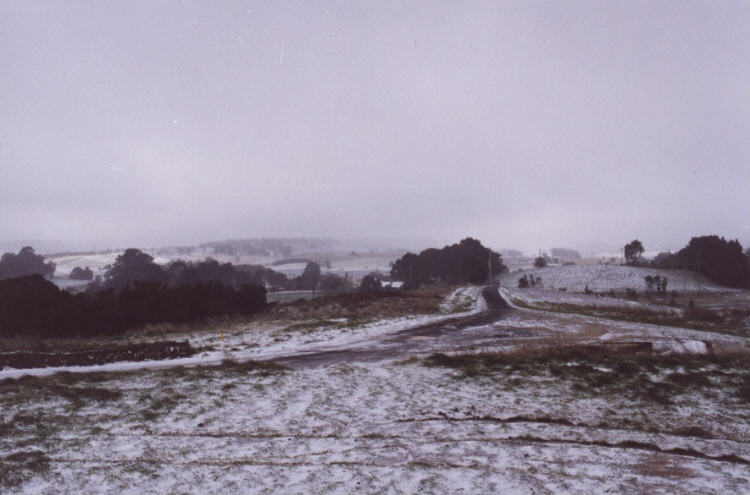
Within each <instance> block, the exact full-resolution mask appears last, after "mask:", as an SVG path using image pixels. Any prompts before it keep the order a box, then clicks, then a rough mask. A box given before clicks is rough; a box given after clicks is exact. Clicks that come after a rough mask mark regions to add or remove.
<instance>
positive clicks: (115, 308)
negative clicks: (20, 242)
mask: <svg viewBox="0 0 750 495" xmlns="http://www.w3.org/2000/svg"><path fill="white" fill-rule="evenodd" d="M265 306H266V290H265V288H263V287H259V286H253V285H244V286H242V287H240V288H238V289H235V288H232V287H228V286H226V285H223V284H220V283H215V282H214V283H207V284H197V285H185V286H179V287H169V286H167V285H165V284H161V283H157V282H136V283H134V284H133V285H132V286H128V287H125V288H124V289H121V290H119V291H115V290H114V289H105V290H101V291H97V292H87V293H84V294H70V293H68V292H65V291H62V290H60V289H58V288H57V287H56V286H55V285H54V284H52V283H51V282H49V281H47V280H45V279H44V278H42V277H41V276H39V275H31V276H27V277H20V278H15V279H8V280H3V281H0V336H16V335H36V336H47V337H53V336H54V337H71V336H88V335H96V334H116V333H121V332H123V331H125V330H128V329H131V328H135V327H139V326H143V325H145V324H147V323H181V322H186V321H191V320H197V319H201V318H206V317H211V316H222V315H229V314H245V315H247V314H252V313H255V312H257V311H260V310H261V309H263V308H264V307H265Z"/></svg>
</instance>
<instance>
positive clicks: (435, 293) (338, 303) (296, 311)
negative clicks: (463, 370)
mask: <svg viewBox="0 0 750 495" xmlns="http://www.w3.org/2000/svg"><path fill="white" fill-rule="evenodd" d="M449 293H450V289H449V288H447V287H440V288H425V289H416V290H411V291H405V292H388V291H382V292H352V293H346V294H333V295H328V296H323V297H319V298H316V299H309V300H298V301H295V302H292V303H288V304H280V305H278V306H276V307H274V308H273V309H271V310H270V311H269V312H268V313H267V314H265V315H263V316H262V318H266V319H278V318H279V317H283V318H287V319H292V320H322V321H326V320H328V321H330V320H335V319H338V318H346V319H356V320H369V319H380V318H397V317H402V316H412V315H415V314H436V313H439V312H440V305H441V304H442V302H443V301H444V300H445V297H446V296H447V295H448V294H449Z"/></svg>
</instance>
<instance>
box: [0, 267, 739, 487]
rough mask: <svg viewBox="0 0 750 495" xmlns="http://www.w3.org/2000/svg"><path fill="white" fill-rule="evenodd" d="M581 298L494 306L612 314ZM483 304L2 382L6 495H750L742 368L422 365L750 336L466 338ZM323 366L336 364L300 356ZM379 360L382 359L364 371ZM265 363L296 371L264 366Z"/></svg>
mask: <svg viewBox="0 0 750 495" xmlns="http://www.w3.org/2000/svg"><path fill="white" fill-rule="evenodd" d="M562 268H568V267H561V268H560V269H559V270H562ZM574 268H575V267H574ZM581 268H584V267H581ZM592 268H598V267H592ZM607 268H609V269H610V270H611V271H614V272H616V273H614V274H601V273H600V274H599V276H602V275H607V276H606V277H605V278H606V279H607V280H610V281H611V282H610V285H602V289H595V290H608V289H609V288H612V286H613V285H614V284H620V283H627V280H628V277H627V276H626V275H625V274H627V273H628V272H627V271H623V270H620V268H627V267H607ZM549 270H550V271H549V273H550V274H552V273H553V272H554V270H558V269H549ZM542 272H543V273H544V271H542ZM585 273H588V272H585ZM642 274H643V272H640V273H636V274H633V275H632V277H634V278H633V279H634V280H635V279H638V278H639V279H640V280H641V281H642ZM513 275H514V276H515V275H516V274H513ZM519 276H520V275H519ZM571 276H572V275H570V273H567V272H566V273H564V274H561V275H559V276H558V278H559V279H560V280H566V277H568V278H570V277H571ZM668 276H669V277H670V283H671V281H672V280H673V276H674V274H673V273H672V272H669V275H668ZM516 278H517V277H516ZM550 278H553V276H551V277H550ZM677 278H678V277H676V276H675V279H677ZM623 280H624V281H625V282H623ZM685 280H686V281H685V284H686V285H685V287H690V286H689V285H687V284H688V282H687V278H686V279H685ZM545 282H546V279H545ZM675 282H676V283H680V282H679V281H678V280H675ZM584 284H585V282H584ZM571 285H572V284H571ZM583 286H584V285H581V288H582V287H583ZM617 287H620V285H618V286H617ZM624 287H627V285H624ZM593 288H594V287H592V289H593ZM572 290H573V289H571V288H570V287H569V289H568V292H560V291H559V290H551V289H550V290H547V289H545V290H532V291H520V290H518V289H513V288H511V287H506V288H503V289H502V292H503V293H504V294H505V295H506V296H508V297H513V298H516V297H519V298H522V299H523V298H524V297H525V298H526V299H523V300H525V301H526V302H531V303H533V302H544V301H550V300H551V299H550V298H554V297H559V298H562V299H560V300H557V299H552V300H554V301H557V302H560V301H562V302H565V303H567V304H576V305H581V306H588V304H587V303H588V302H590V301H591V300H593V299H602V298H596V297H595V296H590V295H584V294H573V293H571V291H572ZM479 293H480V288H477V287H469V288H460V289H458V290H456V291H455V292H454V293H452V294H450V295H449V296H448V297H447V298H446V299H445V301H444V303H443V304H442V306H441V311H440V313H437V314H430V315H413V316H404V317H398V318H387V319H378V320H374V321H370V320H366V321H362V322H356V321H354V320H351V321H350V320H346V319H333V320H330V319H327V320H320V321H317V320H312V321H307V320H299V319H297V320H289V319H284V318H281V317H279V318H278V319H276V320H274V319H269V318H266V319H261V320H258V321H255V322H245V323H237V324H231V325H230V324H228V325H226V326H222V327H217V328H216V329H214V330H211V331H208V330H206V329H203V330H200V331H190V332H186V333H184V334H170V335H169V338H175V339H178V340H179V339H181V338H186V339H188V340H189V341H190V342H191V344H192V345H194V346H196V347H207V348H212V349H213V350H207V351H205V352H202V353H199V354H198V355H196V356H194V357H192V358H186V359H183V360H173V361H161V362H142V363H113V364H110V365H103V366H99V367H91V368H88V369H84V368H70V369H68V371H69V372H67V373H57V374H52V373H54V372H56V371H61V370H59V369H57V370H49V369H46V370H7V369H6V370H0V406H2V407H0V432H1V433H2V435H0V491H2V493H82V494H85V493H118V494H119V493H538V494H539V493H717V494H724V493H748V492H750V409H748V407H747V404H748V400H750V398H749V397H748V396H747V394H748V391H749V390H750V388H748V387H750V372H749V371H748V368H747V365H740V364H738V361H737V360H735V361H730V362H728V364H727V362H723V361H713V360H711V359H709V358H700V357H698V358H690V357H685V361H684V362H683V361H680V360H679V359H677V360H672V361H668V362H667V363H666V364H658V363H657V365H648V366H646V365H643V367H639V366H640V365H634V364H628V363H625V364H623V365H622V367H619V365H612V364H611V363H609V364H608V363H606V362H605V363H598V364H597V363H593V364H591V363H587V362H576V361H571V362H556V361H554V359H552V360H549V361H534V362H531V364H525V363H524V362H523V361H521V362H520V364H518V365H508V366H505V367H504V368H501V369H493V370H490V371H487V372H481V373H478V374H473V375H467V374H464V373H463V372H461V371H460V370H459V369H453V368H449V367H441V366H431V367H427V366H425V365H424V363H425V362H424V361H423V360H424V359H425V358H427V356H429V355H430V354H432V353H434V352H442V353H446V354H449V355H452V354H468V355H476V354H475V353H477V352H490V351H492V352H494V351H515V352H519V351H523V350H525V349H526V350H527V349H533V348H536V347H540V346H546V347H549V346H553V347H554V346H564V345H568V344H576V343H584V344H590V343H607V342H631V341H649V342H652V343H653V344H654V350H655V351H656V352H657V353H666V352H675V351H676V352H679V353H698V354H701V353H703V354H705V353H707V352H709V348H710V349H713V350H714V351H716V350H732V351H740V350H742V349H747V342H748V339H747V338H745V337H740V336H736V335H722V334H717V333H713V332H709V331H705V330H702V329H686V328H680V327H670V326H664V325H652V324H644V323H636V322H632V321H619V320H612V319H608V318H603V317H600V316H596V315H580V314H569V313H556V312H553V311H541V310H535V309H525V308H520V307H519V308H516V309H514V310H511V311H510V312H507V313H505V314H503V315H502V316H501V317H500V318H499V319H497V320H496V321H485V322H482V321H480V320H477V323H476V324H472V325H467V326H454V323H452V322H456V321H458V319H460V318H469V317H471V318H476V317H478V316H481V315H483V314H485V313H482V311H484V310H485V309H486V306H485V305H484V303H483V300H482V299H481V298H480V297H479ZM717 294H723V292H717ZM606 299H610V298H606ZM623 304H627V305H629V304H630V302H627V301H623ZM471 321H474V320H471ZM425 325H432V326H433V327H435V328H437V329H438V330H439V331H438V330H435V328H432V327H425ZM440 325H443V327H440ZM416 326H419V327H420V328H422V329H423V330H421V331H410V330H409V329H413V328H414V327H416ZM222 330H223V332H222ZM410 332H411V333H410ZM222 336H223V339H222ZM138 337H139V336H138V335H130V336H128V337H124V339H125V338H127V339H132V338H138ZM141 338H151V337H147V334H144V335H141ZM347 351H349V352H351V351H357V352H360V354H346V352H347ZM326 353H330V355H332V356H337V358H336V359H333V360H328V361H321V360H317V361H305V359H304V358H305V357H306V356H314V355H317V354H324V355H325V354H326ZM367 353H369V355H375V356H377V357H378V359H375V360H364V359H357V358H356V357H353V356H361V355H363V354H367ZM410 356H414V357H413V358H410ZM226 358H230V359H231V360H232V362H224V359H226ZM248 359H252V360H253V361H250V362H247V360H248ZM669 359H671V358H669ZM701 359H703V361H701ZM268 360H275V361H278V362H280V363H284V364H287V365H288V366H289V368H287V369H283V370H280V369H277V368H276V367H274V366H271V365H267V364H266V365H257V364H256V362H258V361H264V362H268ZM696 360H697V361H696ZM237 363H239V364H237ZM243 363H244V364H243ZM580 370H584V371H580ZM70 371H75V373H70ZM23 375H39V376H36V377H35V376H26V377H23Z"/></svg>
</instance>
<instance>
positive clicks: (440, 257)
mask: <svg viewBox="0 0 750 495" xmlns="http://www.w3.org/2000/svg"><path fill="white" fill-rule="evenodd" d="M506 270H507V267H506V266H505V265H504V264H503V260H502V257H501V256H500V254H499V253H496V252H494V251H492V250H491V249H489V248H486V247H484V246H483V245H482V243H481V242H479V241H478V240H476V239H472V238H471V237H467V238H466V239H463V240H462V241H461V242H459V243H457V244H452V245H450V246H445V247H443V248H442V249H437V248H430V249H425V250H424V251H422V252H420V253H419V254H414V253H406V254H405V255H403V256H402V257H401V258H399V259H398V260H396V262H395V263H394V264H393V267H392V268H391V277H392V278H393V279H394V280H400V281H403V282H405V283H407V284H408V285H409V286H412V287H413V286H419V285H422V284H433V283H441V282H442V283H449V284H461V283H472V284H481V283H483V282H485V281H487V276H488V272H490V273H491V276H492V277H493V278H494V277H495V276H497V275H499V274H500V273H502V272H504V271H506Z"/></svg>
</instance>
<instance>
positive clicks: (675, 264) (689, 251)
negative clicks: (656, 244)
mask: <svg viewBox="0 0 750 495" xmlns="http://www.w3.org/2000/svg"><path fill="white" fill-rule="evenodd" d="M643 251H644V250H643V244H641V241H639V240H638V239H635V240H633V241H632V242H630V243H628V244H627V245H626V246H625V260H626V262H627V264H629V265H637V266H650V267H652V268H659V269H662V270H669V269H682V270H691V271H694V272H696V273H699V274H701V275H705V276H706V277H708V278H709V279H711V280H713V281H714V282H716V283H717V284H720V285H725V286H727V287H736V288H750V260H749V259H748V254H747V253H743V252H742V245H741V244H740V243H739V241H737V240H730V241H727V240H726V239H724V238H723V237H719V236H716V235H706V236H700V237H693V238H692V239H690V242H689V243H688V245H687V246H685V247H684V248H682V249H680V250H679V251H678V252H676V253H659V255H657V256H656V257H655V258H654V259H653V260H651V261H650V262H648V261H645V260H644V259H643V258H642V255H643Z"/></svg>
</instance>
